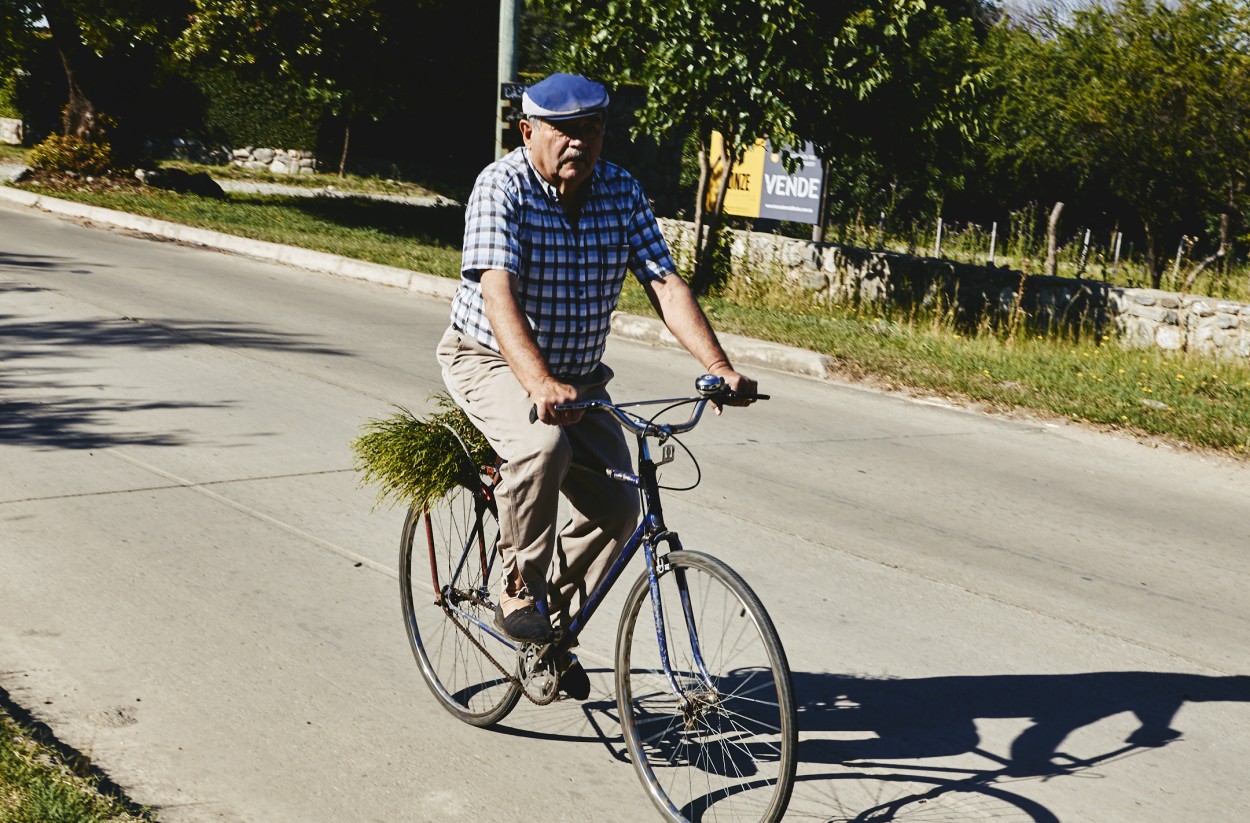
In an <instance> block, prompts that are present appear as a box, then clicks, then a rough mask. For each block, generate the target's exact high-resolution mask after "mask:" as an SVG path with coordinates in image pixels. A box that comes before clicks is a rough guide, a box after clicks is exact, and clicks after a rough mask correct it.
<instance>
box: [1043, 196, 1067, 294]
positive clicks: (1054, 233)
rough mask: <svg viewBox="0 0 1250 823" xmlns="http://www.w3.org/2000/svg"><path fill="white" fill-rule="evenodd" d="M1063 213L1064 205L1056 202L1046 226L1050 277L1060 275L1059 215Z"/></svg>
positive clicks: (1047, 266) (1047, 264) (1048, 273)
mask: <svg viewBox="0 0 1250 823" xmlns="http://www.w3.org/2000/svg"><path fill="white" fill-rule="evenodd" d="M1062 212H1063V203H1062V202H1060V201H1056V202H1055V207H1054V208H1053V209H1051V210H1050V221H1049V222H1047V224H1046V274H1047V275H1049V276H1050V277H1054V276H1055V275H1056V274H1058V273H1059V215H1060V214H1061V213H1062Z"/></svg>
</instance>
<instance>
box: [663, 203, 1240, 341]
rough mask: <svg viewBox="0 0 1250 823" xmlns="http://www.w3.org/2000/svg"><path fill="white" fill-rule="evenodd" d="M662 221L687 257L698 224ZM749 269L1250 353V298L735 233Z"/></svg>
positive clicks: (838, 288)
mask: <svg viewBox="0 0 1250 823" xmlns="http://www.w3.org/2000/svg"><path fill="white" fill-rule="evenodd" d="M660 223H661V227H662V228H663V230H664V234H665V236H666V237H667V238H668V239H669V243H670V244H671V245H672V246H673V251H674V254H675V255H676V256H677V257H678V259H679V263H680V262H681V261H685V260H688V259H689V255H690V249H691V248H692V247H693V237H694V226H693V225H692V224H690V223H685V222H681V221H676V220H661V221H660ZM746 276H752V277H758V276H768V277H774V278H778V279H779V280H782V281H783V282H786V283H788V284H789V285H790V286H791V287H793V288H795V289H798V290H801V291H803V292H805V293H806V294H808V295H810V297H811V299H812V300H813V301H816V302H836V303H842V304H848V303H849V304H852V305H857V304H866V303H876V302H889V303H892V304H894V305H896V306H899V307H901V308H904V309H913V308H925V309H938V310H943V311H950V312H951V313H952V314H953V316H954V317H955V319H956V322H958V323H961V324H965V325H969V326H975V325H978V324H980V323H985V322H989V323H992V324H993V323H1001V322H1006V321H1008V320H1009V319H1011V318H1013V317H1022V318H1023V319H1024V321H1025V322H1026V324H1027V325H1028V326H1029V327H1031V328H1034V329H1038V330H1043V331H1050V330H1054V329H1058V328H1062V329H1065V330H1067V331H1069V332H1072V333H1077V334H1083V333H1092V334H1096V335H1104V334H1109V335H1113V336H1115V337H1116V338H1118V339H1119V340H1120V341H1122V342H1123V343H1124V344H1125V345H1128V346H1133V347H1142V348H1146V347H1152V346H1153V347H1156V348H1160V349H1164V350H1168V351H1180V350H1185V351H1195V352H1203V353H1209V354H1215V355H1221V356H1229V357H1238V358H1247V359H1250V305H1248V304H1244V303H1238V302H1235V301H1230V300H1219V299H1214V298H1210V297H1203V296H1201V295H1190V294H1177V293H1174V292H1164V291H1158V290H1154V289H1131V288H1123V287H1118V286H1112V285H1109V284H1107V283H1103V282H1101V281H1097V280H1080V279H1076V278H1071V277H1046V276H1043V275H1031V276H1025V275H1023V274H1022V273H1021V272H1018V271H1014V270H1012V269H1009V268H1007V267H1005V266H1003V267H997V266H992V265H984V266H980V265H973V264H966V263H953V262H951V261H949V260H938V259H935V258H929V257H913V256H909V255H905V254H898V253H895V252H885V251H872V250H868V249H861V248H855V247H851V246H839V245H836V244H832V243H812V242H810V241H802V240H794V239H790V238H784V237H779V236H777V235H771V234H757V233H748V232H740V231H732V232H730V277H746Z"/></svg>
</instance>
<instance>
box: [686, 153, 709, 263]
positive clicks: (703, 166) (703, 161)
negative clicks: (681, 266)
mask: <svg viewBox="0 0 1250 823" xmlns="http://www.w3.org/2000/svg"><path fill="white" fill-rule="evenodd" d="M710 142H711V140H710V138H709V136H708V134H707V130H706V129H701V130H700V131H699V185H698V187H696V189H695V192H694V246H693V252H694V253H693V255H692V259H691V264H690V277H691V280H693V279H694V275H695V273H696V272H698V271H699V259H700V255H701V253H702V251H703V204H704V203H706V202H707V187H708V180H709V179H711V176H712V174H711V167H712V163H711V160H709V159H708V144H709V143H710Z"/></svg>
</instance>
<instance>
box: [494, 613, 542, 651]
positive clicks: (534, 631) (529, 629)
mask: <svg viewBox="0 0 1250 823" xmlns="http://www.w3.org/2000/svg"><path fill="white" fill-rule="evenodd" d="M495 625H496V626H498V627H499V629H500V631H502V632H503V633H504V634H506V635H507V636H508V639H509V640H514V641H516V642H517V643H538V644H540V645H541V644H543V643H550V642H551V640H552V638H553V637H554V634H553V633H552V631H551V621H550V620H548V619H547V618H546V617H544V616H543V614H542V612H540V611H538V607H537V606H534V605H533V604H530V605H528V606H522V607H521V608H519V609H517V610H516V611H514V612H512V614H510V615H508V616H507V617H504V614H503V607H502V606H496V607H495Z"/></svg>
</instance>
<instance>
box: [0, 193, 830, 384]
mask: <svg viewBox="0 0 1250 823" xmlns="http://www.w3.org/2000/svg"><path fill="white" fill-rule="evenodd" d="M0 199H3V200H8V201H9V202H12V203H17V204H19V205H22V206H27V207H30V208H36V209H41V210H43V211H47V212H51V213H52V214H58V215H63V216H66V217H74V218H78V219H80V220H88V221H90V222H92V223H96V224H100V225H104V226H113V227H116V228H121V229H126V230H129V231H134V232H139V233H141V234H146V235H150V236H153V237H159V238H162V239H165V240H174V241H176V242H179V243H186V244H188V245H192V246H201V247H204V248H208V249H215V250H218V251H227V252H232V253H234V254H240V255H243V256H245V257H251V258H253V259H256V260H264V261H268V262H275V263H284V264H286V265H288V266H294V267H296V268H301V269H305V270H307V271H314V272H320V273H324V274H332V275H336V276H338V277H347V278H351V279H353V280H364V281H367V282H370V283H377V284H379V285H383V286H391V287H393V288H398V289H403V290H404V291H407V292H410V293H412V294H418V295H422V296H424V297H435V298H439V299H442V300H447V301H450V300H451V299H452V297H453V296H454V295H455V293H456V287H457V283H456V281H455V280H452V279H450V278H446V277H438V276H436V275H432V274H424V273H422V272H415V271H410V270H408V269H400V268H395V267H393V266H383V265H380V264H378V263H367V262H364V261H362V260H353V259H351V258H349V257H340V256H339V255H336V254H327V253H325V252H319V251H310V250H308V249H299V248H295V247H293V246H284V245H282V244H280V243H269V242H266V241H264V240H250V239H248V238H245V237H237V236H235V235H232V234H225V233H223V232H216V231H209V230H208V229H197V228H192V227H190V226H184V225H181V224H180V223H170V222H168V221H165V220H157V219H155V218H151V217H141V216H139V215H135V214H129V213H128V212H122V211H116V210H114V209H105V208H101V207H99V206H88V205H86V204H83V203H75V202H73V201H70V200H61V199H59V198H56V197H49V196H47V195H44V194H35V193H34V192H29V191H25V190H23V189H15V188H11V187H9V186H4V185H0ZM612 333H613V334H617V335H620V336H621V337H623V338H626V339H628V340H634V341H636V342H639V343H647V344H650V345H652V346H660V347H664V348H676V349H680V348H681V344H679V343H678V342H677V340H676V338H674V337H673V335H672V334H670V333H669V331H668V329H667V328H665V326H664V324H663V323H662V322H661V321H659V320H657V319H652V318H647V317H638V316H636V315H631V314H625V313H623V312H617V313H616V314H614V315H613V317H612ZM718 337H719V338H720V341H721V344H722V345H723V346H724V348H725V352H726V353H727V354H728V355H729V357H730V359H732V360H733V362H734V364H735V365H736V366H759V367H762V368H767V369H773V370H776V371H781V372H786V373H789V374H795V375H800V376H804V377H814V378H817V379H822V380H823V379H826V378H828V377H829V376H830V374H831V372H832V367H833V358H831V357H829V356H828V355H825V354H818V353H817V352H813V351H808V350H807V349H800V348H796V347H794V346H783V345H780V344H777V343H767V342H764V341H762V340H755V339H753V338H750V337H744V336H742V335H737V334H718Z"/></svg>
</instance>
